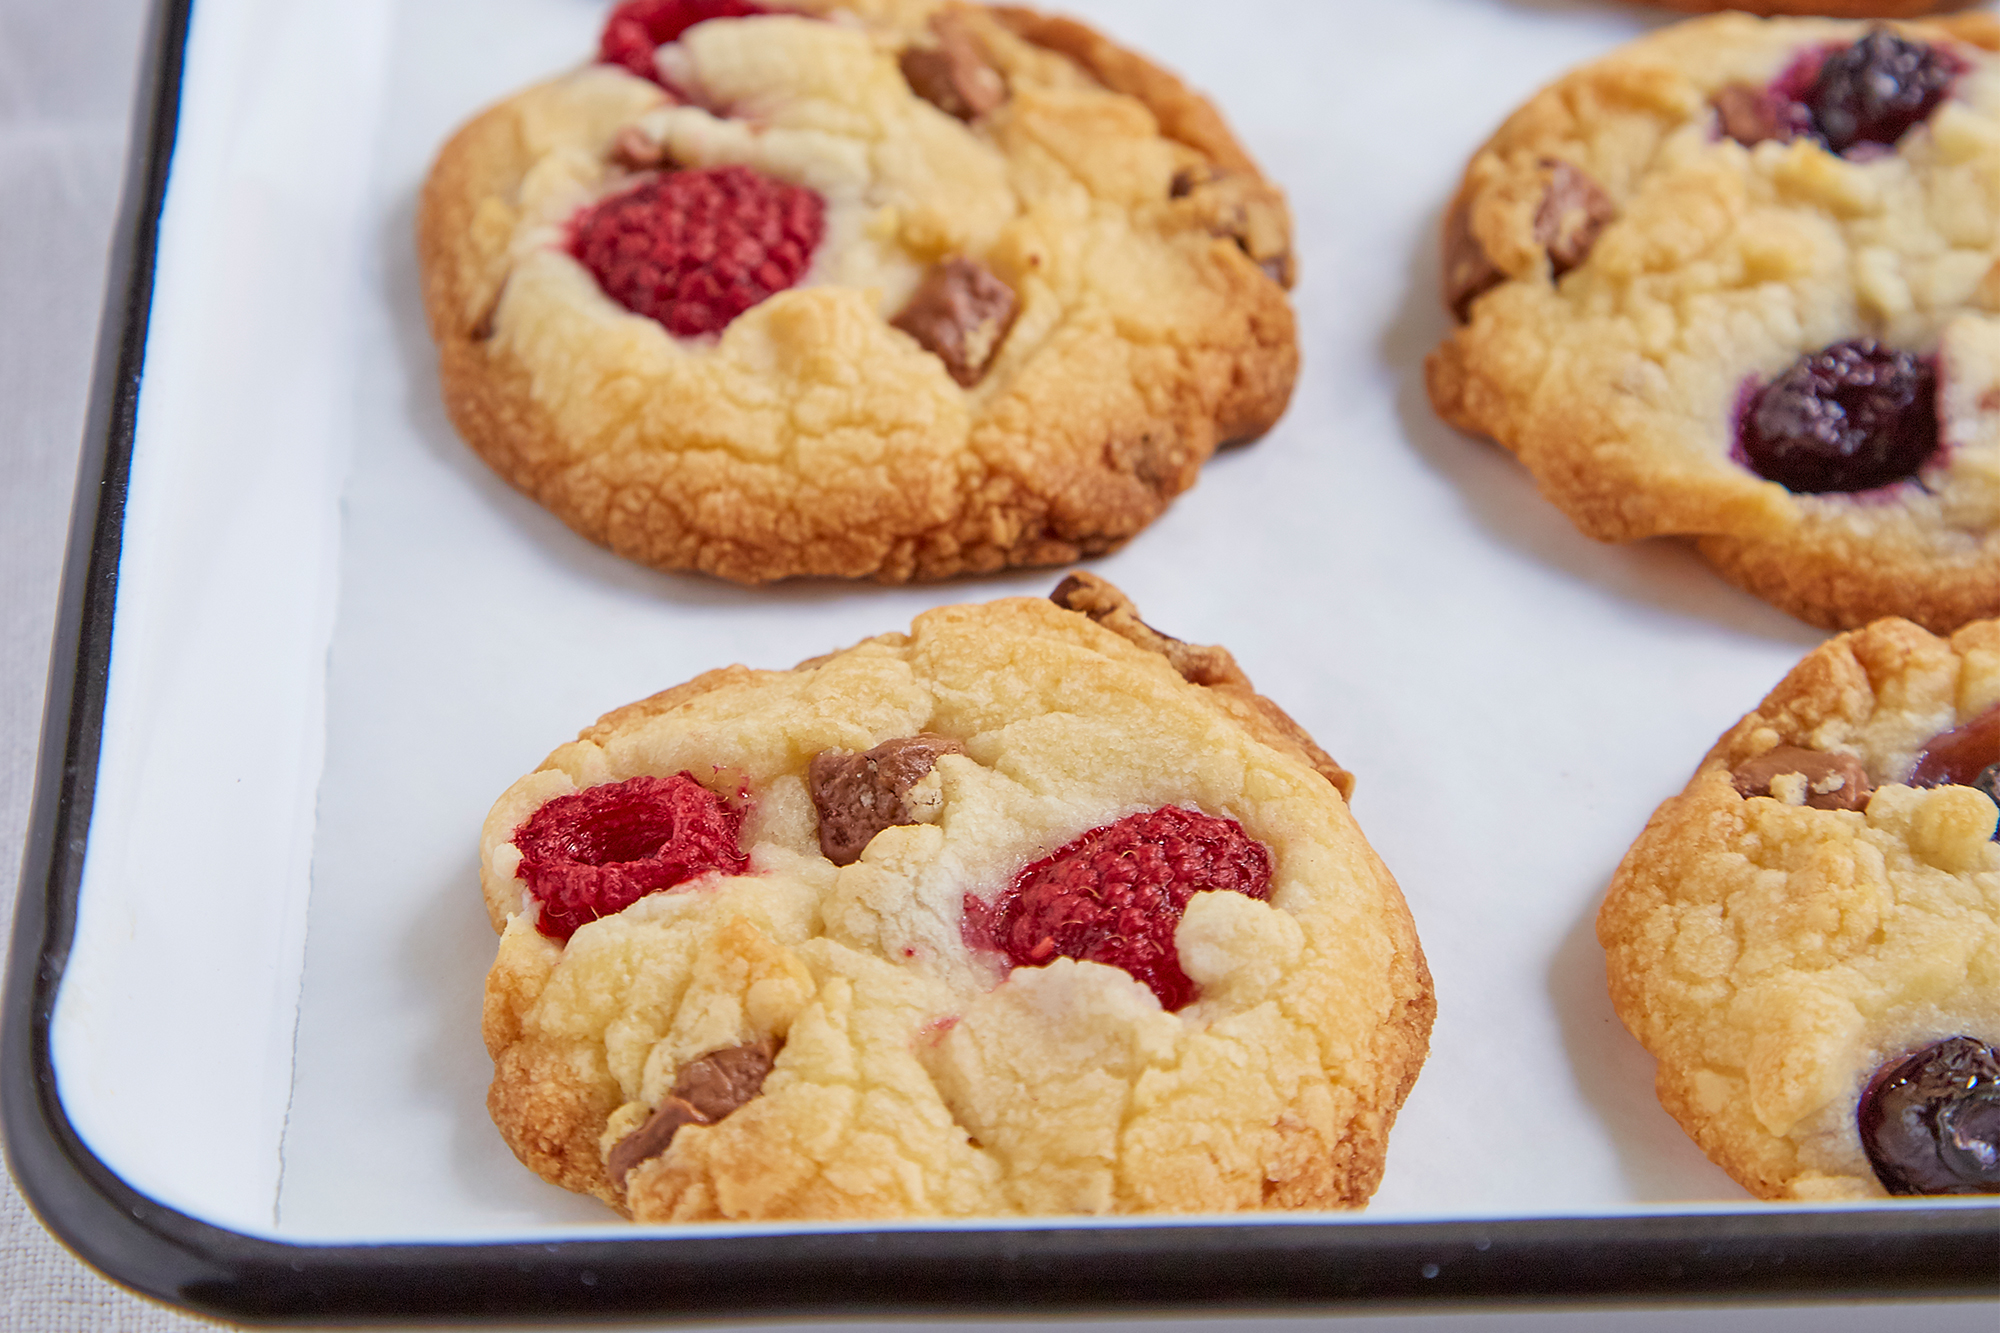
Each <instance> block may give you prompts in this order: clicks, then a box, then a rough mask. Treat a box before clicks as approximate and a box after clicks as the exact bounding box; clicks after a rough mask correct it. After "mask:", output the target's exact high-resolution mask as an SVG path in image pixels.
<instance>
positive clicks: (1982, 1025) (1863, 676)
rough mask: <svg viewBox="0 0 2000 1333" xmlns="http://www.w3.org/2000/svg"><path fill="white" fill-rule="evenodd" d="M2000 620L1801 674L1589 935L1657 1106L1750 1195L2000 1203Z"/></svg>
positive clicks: (1897, 639)
mask: <svg viewBox="0 0 2000 1333" xmlns="http://www.w3.org/2000/svg"><path fill="white" fill-rule="evenodd" d="M1997 802H2000V621H1996V620H1981V621H1977V622H1974V623H1973V624H1970V625H1967V626H1965V627H1964V628H1962V629H1960V630H1959V631H1958V632H1957V633H1956V634H1954V635H1953V636H1952V637H1951V638H1950V639H1941V638H1938V637H1936V636H1934V635H1932V634H1930V633H1928V632H1927V631H1925V630H1923V629H1922V628H1920V627H1918V626H1916V625H1913V624H1911V623H1909V622H1908V621H1904V620H1883V621H1880V622H1878V623H1876V624H1873V625H1870V626H1868V627H1867V628H1866V629H1862V630H1857V631H1854V632H1852V633H1848V634H1844V635H1841V636H1840V637H1838V638H1836V639H1833V640H1831V641H1830V642H1828V643H1826V644H1825V645H1823V646H1822V647H1820V648H1819V649H1818V650H1817V651H1815V652H1814V653H1812V654H1811V655H1810V656H1808V657H1807V658H1806V659H1805V660H1804V661H1803V662H1801V663H1800V664H1799V665H1798V666H1797V667H1796V668H1794V669H1793V671H1792V672H1791V674H1790V675H1788V676H1786V677H1785V679H1784V681H1783V682H1782V683H1780V684H1779V686H1778V687H1777V688H1776V689H1775V690H1773V691H1772V692H1771V694H1770V696H1769V697H1768V698H1766V699H1765V700H1764V702H1763V703H1761V704H1759V705H1758V707H1757V710H1756V711H1755V712H1753V713H1751V714H1750V715H1749V716H1748V717H1746V718H1744V719H1743V720H1742V721H1741V722H1739V723H1737V724H1736V726H1735V727H1733V728H1731V730H1730V731H1729V733H1728V734H1727V735H1725V736H1724V737H1723V738H1722V739H1721V740H1720V741H1719V742H1717V744H1716V746H1715V748H1714V749H1713V750H1711V751H1709V753H1708V757H1707V758H1706V759H1704V760H1703V761H1702V764H1701V768H1700V771H1698V772H1697V773H1696V774H1695V776H1694V780H1693V781H1691V782H1690V783H1689V784H1688V786H1687V790H1685V791H1684V792H1682V793H1681V794H1680V795H1679V796H1676V797H1674V798H1673V799H1671V800H1669V801H1668V802H1666V803H1665V804H1664V805H1662V806H1661V807H1660V809H1659V811H1658V812H1657V813H1656V814H1655V815H1654V816H1653V818H1652V820H1651V822H1649V823H1648V824H1647V826H1646V831H1645V832H1644V833H1643V834H1642V835H1641V836H1640V838H1639V840H1638V842H1637V843H1635V844H1634V845H1633V847H1632V850H1631V852H1630V853H1629V854H1628V855H1627V856H1626V857H1625V861H1624V863H1623V864H1622V865H1620V866H1619V867H1618V873H1617V874H1616V876H1615V877H1614V878H1613V879H1612V882H1611V888H1610V891H1609V893H1608V895H1607V897H1606V899H1605V902H1604V908H1603V911H1602V912H1601V913H1600V915H1599V916H1598V921H1597V934H1598V939H1599V940H1600V941H1601V942H1602V943H1603V945H1604V948H1605V952H1606V955H1607V957H1608V965H1609V975H1610V982H1611V997H1612V1000H1613V1002H1614V1004H1615V1005H1616V1007H1617V1010H1618V1014H1619V1016H1620V1017H1621V1018H1623V1019H1624V1021H1625V1026H1626V1027H1628V1028H1630V1029H1631V1031H1632V1033H1633V1035H1634V1036H1636V1037H1637V1038H1638V1039H1639V1041H1640V1043H1641V1044H1642V1045H1644V1046H1645V1047H1646V1049H1647V1050H1649V1051H1651V1052H1652V1053H1653V1055H1654V1057H1655V1058H1656V1059H1657V1060H1658V1062H1659V1073H1658V1079H1657V1087H1658V1092H1659V1097H1660V1103H1661V1105H1663V1106H1664V1107H1666V1109H1667V1110H1668V1111H1669V1112H1670V1113H1671V1114H1672V1115H1673V1117H1674V1118H1675V1119H1676V1120H1678V1121H1680V1123H1681V1126H1682V1128H1684V1129H1685V1130H1687V1132H1688V1134H1689V1135H1690V1136H1692V1137H1693V1138H1694V1140H1695V1142H1697V1143H1699V1144H1700V1145H1701V1146H1702V1148H1703V1149H1704V1150H1705V1151H1706V1152H1707V1153H1708V1155H1709V1157H1710V1158H1712V1159H1713V1160H1714V1161H1715V1162H1716V1164H1717V1165H1719V1166H1721V1167H1722V1168H1723V1169H1724V1170H1725V1171H1727V1172H1729V1174H1730V1175H1732V1176H1734V1177H1735V1178H1736V1179H1737V1181H1739V1182H1740V1183H1741V1184H1742V1185H1743V1186H1744V1188H1746V1189H1748V1190H1749V1191H1750V1192H1751V1193H1752V1194H1755V1195H1756V1196H1757V1197H1759V1198H1762V1199H1822V1200H1823V1199H1861V1198H1879V1197H1882V1196H1883V1195H1913V1194H1916V1195H1950V1194H1996V1193H2000V1049H1996V1047H2000V842H1996V841H1995V840H1994V836H1995V835H1994V827H1995V824H1996V822H2000V804H1996V803H1997Z"/></svg>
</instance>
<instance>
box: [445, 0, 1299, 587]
mask: <svg viewBox="0 0 2000 1333" xmlns="http://www.w3.org/2000/svg"><path fill="white" fill-rule="evenodd" d="M689 3H690V0H674V3H667V0H662V3H661V4H658V5H651V6H650V8H652V9H660V10H662V11H663V12H664V11H665V10H671V9H673V8H675V5H677V4H678V5H680V6H681V7H682V8H687V9H688V14H690V15H692V14H697V13H707V12H709V10H719V11H727V13H728V14H729V15H730V16H728V17H720V18H715V19H712V20H710V21H706V22H697V23H694V24H693V25H692V26H689V27H687V28H686V29H685V30H684V31H678V32H676V33H675V34H674V36H673V39H672V40H670V41H667V42H665V43H664V44H663V45H660V46H659V47H658V48H657V50H654V51H653V54H652V56H651V60H652V61H653V63H652V65H651V66H648V65H647V63H646V61H647V57H646V55H645V49H646V48H647V45H648V42H649V40H650V39H649V38H647V37H646V29H645V28H644V26H643V25H640V26H637V27H635V26H634V23H635V22H636V20H629V16H626V17H621V18H620V19H618V20H617V21H616V22H615V23H614V26H619V25H622V26H620V27H619V30H620V32H621V33H623V34H624V35H623V36H621V37H620V39H619V41H618V42H617V43H609V42H608V43H607V49H609V48H610V46H613V45H615V46H617V47H618V55H617V58H618V60H619V61H620V62H622V63H599V64H596V65H591V66H587V67H585V68H582V69H579V70H577V71H575V72H573V73H570V74H567V75H564V76H561V77H559V78H556V79H554V80H553V81H551V82H548V83H545V84H543V85H541V86H539V87H536V88H532V89H530V90H528V91H526V92H524V93H522V94H520V95H518V96H516V97H514V98H511V99H509V100H507V101H505V102H503V103H501V104H500V105H498V106H496V107H494V108H493V109H491V110H489V111H487V112H485V113H484V114H482V115H480V116H479V117H478V118H476V119H475V120H473V121H472V122H471V123H470V124H468V125H467V126H466V127H465V128H464V129H462V130H461V131H459V133H458V134H457V135H456V136H455V137H454V138H453V139H452V140H451V141H450V142H449V143H448V144H447V145H446V147H445V148H444V150H443V151H442V153H441V155H440V157H439V159H438V161H437V163H436V165H435V166H434V167H433V169H432V172H431V175H430V178H429V180H428V181H427V183H426V185H425V188H424V192H423V198H422V202H421V207H420V213H419V222H418V233H419V234H418V249H419V255H420V258H421V261H422V267H423V275H424V297H425V304H426V308H427V311H428V314H429V318H430V324H431V331H432V334H433V337H434V338H435V340H436V342H437V344H438V347H439V353H440V378H441V381H442V387H443V392H444V397H445V401H446V405H447V407H448V409H449V412H450V415H451V418H452V421H453V423H454V425H455V426H456V427H457V428H458V430H459V432H460V434H461V435H463V436H464V437H465V439H466V440H467V441H468V442H469V443H470V444H471V445H472V447H473V448H474V449H475V450H477V451H478V452H479V453H480V454H481V455H482V456H483V457H484V458H485V459H486V461H487V462H488V463H489V464H491V465H492V466H493V467H494V469H495V470H496V471H498V472H499V473H500V474H501V475H502V476H503V477H505V478H506V479H507V480H508V481H509V482H510V483H512V484H513V485H514V486H516V487H517V488H519V489H520V490H522V491H524V492H525V493H527V494H528V495H529V496H531V497H533V498H534V499H536V500H537V501H539V502H540V503H541V504H543V505H544V506H545V507H547V508H548V509H550V510H551V511H552V512H554V513H555V514H556V515H557V516H558V517H560V518H561V519H562V520H563V521H564V522H565V523H567V524H568V525H569V526H570V527H572V528H574V529H575V530H576V531H578V532H579V533H581V534H583V535H584V536H586V537H588V538H590V539H591V540H593V541H597V542H600V543H602V544H604V545H606V546H609V547H610V548H611V549H613V550H614V551H617V552H618V553H620V554H621V555H624V556H627V557H629V558H631V559H634V560H637V561H640V562H642V563H645V564H648V565H652V566H655V567H657V568H661V569H693V570H701V571H704V572H707V573H710V574H714V575H718V576H720V577H723V578H726V579H731V580H735V581H739V582H747V583H756V582H763V581H767V580H771V579H778V578H784V577H789V576H795V575H833V576H840V577H850V578H871V579H876V580H879V581H883V582H891V583H896V582H904V581H908V580H913V579H936V578H944V577H949V576H952V575H957V574H962V573H971V572H980V571H988V570H994V569H999V568H1003V567H1007V566H1013V565H1034V564H1056V563H1062V562H1066V561H1070V560H1074V559H1077V558H1079V557H1082V556H1087V555H1092V554H1097V553H1101V552H1104V551H1108V550H1111V549H1113V548H1115V547H1117V546H1119V545H1121V544H1122V543H1123V542H1124V541H1126V540H1127V539H1128V538H1130V537H1131V536H1132V535H1133V534H1135V533H1136V532H1138V531H1139V530H1140V529H1141V528H1143V527H1144V526H1145V525H1146V524H1147V523H1149V522H1150V521H1152V519H1153V518H1155V517H1156V516H1157V515H1158V514H1159V513H1160V512H1161V511H1162V510H1163V509H1164V508H1165V506H1166V504H1167V503H1168V502H1169V501H1170V500H1171V499H1172V498H1173V497H1174V496H1175V495H1177V494H1179V493H1180V492H1181V491H1183V490H1186V489H1187V488H1188V487H1189V486H1191V485H1192V484H1193V483H1194V481H1195V478H1196V475H1197V473H1198V471H1199V469H1200V467H1201V465H1202V463H1203V462H1205V461H1206V460H1207V459H1208V457H1209V456H1210V455H1211V454H1212V453H1213V452H1214V450H1215V449H1216V448H1217V447H1218V445H1220V444H1223V443H1227V442H1230V441H1232V440H1240V439H1248V438H1252V437H1254V436H1256V435H1258V434H1261V433H1262V432H1263V431H1264V430H1266V429H1268V428H1269V427H1270V426H1271V425H1272V424H1273V423H1274V422H1275V421H1276V420H1277V419H1278V417H1279V415H1280V414H1281V413H1282V412H1283V410H1284V407H1285V404H1286V402H1287V400H1288V398H1289V396H1290V393H1291V387H1292V382H1293V379H1294V377H1295V374H1296V369H1297V359H1298V354H1297V348H1296V340H1295V335H1294V321H1293V316H1292V311H1291V307H1290V304H1289V302H1288V300H1287V298H1286V295H1285V290H1284V288H1285V286H1288V285H1289V283H1290V280H1291V274H1292V269H1293V264H1292V256H1291V241H1290V219H1289V214H1288V212H1287V209H1286V206H1285V202H1284V199H1283V196H1282V195H1281V194H1280V193H1279V191H1278V190H1277V189H1276V188H1275V187H1274V186H1272V185H1271V184H1270V183H1269V182H1267V181H1266V180H1265V179H1264V178H1263V176H1262V175H1261V174H1260V173H1259V172H1258V170H1257V167H1256V165H1255V164H1254V163H1253V162H1252V161H1251V160H1250V158H1249V157H1248V156H1247V155H1246V154H1245V153H1244V151H1243V150H1242V148H1241V147H1240V146H1238V144H1237V143H1236V141H1235V139H1234V138H1233V137H1232V136H1231V134H1230V132H1229V130H1228V129H1227V128H1226V127H1225V126H1224V124H1223V122H1222V120H1221V118H1220V117H1219V116H1218V115H1217V114H1216V112H1215V111H1214V109H1213V108H1212V107H1211V106H1210V105H1209V104H1208V103H1207V102H1205V101H1204V100H1202V99H1201V98H1200V97H1199V96H1198V95H1196V94H1195V93H1193V92H1191V91H1189V90H1188V89H1187V88H1186V87H1185V86H1184V85H1182V84H1181V83H1180V82H1179V81H1178V80H1177V79H1175V78H1174V77H1173V76H1171V75H1169V74H1167V73H1165V72H1164V71H1161V70H1160V69H1158V68H1157V67H1155V66H1153V65H1151V64H1149V63H1147V62H1146V61H1144V60H1143V59H1141V58H1140V57H1138V56H1135V55H1133V54H1131V53H1129V52H1126V51H1124V50H1122V49H1120V48H1118V47H1116V46H1114V45H1112V44H1111V43H1110V42H1108V41H1106V40H1105V39H1103V38H1102V37H1099V36H1098V35H1097V34H1095V33H1093V32H1091V31H1090V30H1089V29H1087V28H1084V27H1083V26H1082V25H1080V24H1076V23H1073V22H1070V21H1068V20H1063V19H1057V18H1050V17H1046V16H1043V15H1040V14H1037V13H1034V12H1032V11H1028V10H1022V9H1013V8H987V7H981V6H973V5H961V4H940V3H935V2H934V0H857V2H856V3H851V4H843V5H835V4H831V3H826V2H825V0H795V2H793V3H787V4H785V5H783V6H782V7H780V6H763V5H757V4H738V5H730V6H719V7H718V6H708V7H707V8H706V9H704V8H701V7H699V6H695V7H692V8H689ZM633 8H634V6H632V5H627V6H623V7H621V9H620V11H619V14H620V15H621V16H624V15H625V11H626V10H629V9H633ZM683 17H685V16H683ZM628 20H629V21H628ZM626 29H630V31H629V32H628V31H626ZM661 31H672V28H671V25H669V27H668V28H665V29H661ZM634 34H637V35H636V36H634ZM635 42H636V47H635V45H634V43H635ZM635 51H636V52H637V54H635ZM635 68H637V69H650V71H651V74H652V77H645V76H642V75H641V74H639V73H635V72H633V71H634V69H635ZM662 182H665V183H666V184H665V185H662ZM609 291H615V292H617V293H618V296H617V297H616V298H614V297H613V296H612V295H608V294H607V292H609ZM642 311H643V312H644V313H640V312H642ZM683 334H685V335H686V336H681V335H683Z"/></svg>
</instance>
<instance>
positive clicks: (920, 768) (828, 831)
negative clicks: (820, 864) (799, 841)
mask: <svg viewBox="0 0 2000 1333" xmlns="http://www.w3.org/2000/svg"><path fill="white" fill-rule="evenodd" d="M964 753H965V747H964V746H963V745H961V744H959V743H958V742H957V741H955V740H953V739H952V738H951V737H949V736H937V735H933V734H932V733H930V732H927V731H926V732H919V733H918V734H917V735H915V736H904V737H900V738H899V739H896V740H890V741H883V742H882V743H881V744H880V745H878V746H876V747H875V748H874V749H872V750H864V751H862V752H861V753H860V754H843V753H841V752H840V751H838V750H825V751H822V752H821V753H819V754H816V755H814V756H813V760H812V764H811V766H810V768H809V769H808V780H809V783H810V785H811V788H812V800H813V809H814V811H815V812H816V813H817V814H818V815H819V849H820V853H821V854H822V855H823V856H825V857H826V859H827V860H829V861H831V862H833V863H834V864H835V865H837V866H845V865H853V864H854V863H855V862H856V861H858V860H860V859H861V853H862V851H863V849H865V848H866V847H867V846H868V844H869V843H870V842H871V841H872V840H873V839H874V837H875V835H876V834H877V833H880V832H881V831H882V830H883V829H885V828H892V827H894V826H896V825H898V824H913V823H916V822H917V820H916V817H915V815H914V814H913V812H912V811H911V809H910V805H909V796H910V789H911V788H912V787H914V786H916V785H917V784H918V783H919V782H921V781H923V779H924V777H925V776H926V775H927V774H928V773H929V772H930V771H931V769H932V768H933V767H934V766H935V765H936V764H937V761H938V756H940V755H947V754H964Z"/></svg>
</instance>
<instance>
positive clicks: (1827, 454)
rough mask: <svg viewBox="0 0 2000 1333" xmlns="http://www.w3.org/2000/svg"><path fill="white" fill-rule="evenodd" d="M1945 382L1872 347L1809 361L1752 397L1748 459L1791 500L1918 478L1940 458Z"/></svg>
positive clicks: (1905, 358)
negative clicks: (1792, 495) (1940, 399)
mask: <svg viewBox="0 0 2000 1333" xmlns="http://www.w3.org/2000/svg"><path fill="white" fill-rule="evenodd" d="M1937 447H1938V421H1937V373H1936V371H1935V370H1934V369H1933V367H1932V365H1931V363H1930V362H1929V361H1928V360H1927V359H1926V358H1923V357H1919V356H1914V355H1912V354H1911V353H1909V352H1897V351H1892V350H1890V349H1889V348H1886V347H1883V346H1881V345H1880V344H1879V343H1877V342H1875V341H1874V340H1873V339H1857V340H1855V341H1851V342H1841V343H1835V344H1833V346H1831V347H1828V348H1826V349H1825V350H1823V351H1820V352H1815V353H1814V354H1812V355H1811V356H1805V357H1801V358H1800V359H1799V360H1798V361H1796V362H1794V363H1793V364H1792V366H1791V367H1790V368H1789V369H1787V370H1786V371H1785V372H1784V373H1783V374H1781V375H1779V376H1778V378H1776V379H1775V380H1773V381H1771V383H1769V384H1768V385H1765V386H1764V387H1763V388H1762V389H1761V390H1758V391H1757V392H1756V394H1755V395H1754V396H1753V397H1752V398H1751V400H1750V403H1749V408H1748V410H1747V411H1746V412H1745V413H1744V415H1743V423H1742V452H1743V456H1744V459H1745V461H1747V462H1748V463H1749V465H1750V467H1751V468H1752V469H1753V470H1754V471H1756V472H1757V474H1758V475H1759V476H1762V477H1766V478H1769V479H1770V480H1772V481H1775V482H1777V483H1778V484H1779V485H1781V486H1783V487H1785V488H1786V489H1788V490H1792V491H1802V492H1813V493H1817V492H1826V491H1865V490H1869V489H1872V488H1874V487H1877V486H1887V485H1889V484H1890V483H1892V482H1897V481H1902V480H1904V479H1906V478H1908V477H1912V476H1915V475H1916V473H1917V470H1918V469H1919V468H1921V467H1923V465H1924V464H1925V463H1926V462H1928V461H1929V460H1930V458H1931V455H1933V454H1934V453H1936V452H1937Z"/></svg>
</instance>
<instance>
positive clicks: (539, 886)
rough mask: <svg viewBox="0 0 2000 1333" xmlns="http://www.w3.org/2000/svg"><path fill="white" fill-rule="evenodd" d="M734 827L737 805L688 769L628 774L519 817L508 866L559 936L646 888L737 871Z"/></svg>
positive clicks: (540, 925)
mask: <svg viewBox="0 0 2000 1333" xmlns="http://www.w3.org/2000/svg"><path fill="white" fill-rule="evenodd" d="M742 829H743V812H742V811H740V810H732V809H731V808H730V807H729V806H727V805H725V804H723V801H722V798H721V797H719V796H717V795H716V794H715V793H714V792H712V791H710V790H709V789H708V788H706V787H704V786H702V785H701V784H700V783H699V782H696V781H695V780H694V775H693V774H692V773H676V774H675V775H674V776H672V777H670V778H656V777H650V776H648V777H637V778H629V779H627V780H626V781H624V782H611V783H606V784H605V785H603V786H599V787H586V788H584V789H583V790H582V791H578V792H571V793H570V794H569V795H567V796H558V797H556V798H555V799H554V800H553V801H550V802H548V803H547V804H546V805H544V806H542V808H541V809H539V810H537V811H535V813H534V814H532V815H530V816H528V818H527V819H526V820H524V821H522V824H521V826H520V827H519V828H517V829H515V830H514V838H513V842H514V846H515V847H517V848H519V849H520V852H521V868H520V870H518V871H517V872H516V873H517V874H518V875H519V876H520V878H521V879H523V880H525V881H527V885H528V891H529V892H531V893H533V894H534V895H535V898H536V899H537V900H538V901H539V902H540V903H541V905H542V910H541V915H540V918H539V920H537V922H536V923H535V924H536V929H538V930H540V931H541V932H542V934H544V935H547V936H548V937H549V938H550V939H556V940H567V939H568V938H569V937H570V936H571V935H573V934H575V933H576V930H577V927H579V926H582V925H586V924H588V923H589V922H592V921H595V920H597V919H598V918H599V917H602V916H611V915H612V914H613V913H616V912H622V911H624V910H625V909H626V908H628V907H630V906H631V905H632V904H633V903H636V902H638V901H639V900H640V899H641V898H644V897H645V896H646V895H647V894H651V893H659V892H661V891H663V890H665V889H671V888H673V887H674V886H675V885H677V884H685V883H686V882H687V881H688V880H691V879H694V878H695V877H697V876H699V875H705V874H707V873H708V872H710V871H711V870H720V871H723V872H725V873H728V874H735V873H737V872H739V871H741V870H742V869H743V867H744V866H746V865H748V864H749V861H750V858H749V857H747V856H745V855H744V854H743V851H742V848H741V847H740V846H738V838H739V836H740V835H741V833H742Z"/></svg>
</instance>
